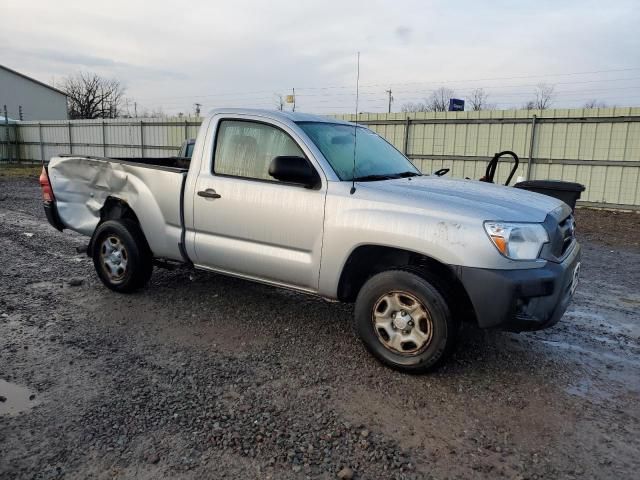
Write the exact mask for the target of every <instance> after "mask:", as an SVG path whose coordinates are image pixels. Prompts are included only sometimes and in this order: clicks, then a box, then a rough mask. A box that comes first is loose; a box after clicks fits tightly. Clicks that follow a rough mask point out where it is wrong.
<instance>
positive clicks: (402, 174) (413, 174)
mask: <svg viewBox="0 0 640 480" xmlns="http://www.w3.org/2000/svg"><path fill="white" fill-rule="evenodd" d="M395 175H396V176H397V177H398V178H407V177H421V176H422V174H421V173H416V172H400V173H396V174H395Z"/></svg>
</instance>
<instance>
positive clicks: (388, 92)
mask: <svg viewBox="0 0 640 480" xmlns="http://www.w3.org/2000/svg"><path fill="white" fill-rule="evenodd" d="M385 92H386V93H387V94H388V95H389V113H391V102H393V95H391V93H392V92H391V87H389V90H385Z"/></svg>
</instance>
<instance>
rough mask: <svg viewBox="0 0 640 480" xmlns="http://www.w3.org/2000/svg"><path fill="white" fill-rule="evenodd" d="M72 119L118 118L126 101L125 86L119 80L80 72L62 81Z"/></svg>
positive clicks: (62, 88)
mask: <svg viewBox="0 0 640 480" xmlns="http://www.w3.org/2000/svg"><path fill="white" fill-rule="evenodd" d="M61 90H62V91H63V92H65V93H66V94H67V102H68V109H69V117H70V118H72V119H76V118H80V119H83V118H84V119H91V118H116V117H118V116H119V114H120V109H121V107H122V104H123V102H124V92H125V88H124V87H123V86H122V85H121V84H120V82H119V81H118V80H115V79H107V78H103V77H101V76H99V75H97V74H95V73H88V72H80V73H78V74H76V75H70V76H68V77H67V78H65V79H64V80H63V81H62V85H61Z"/></svg>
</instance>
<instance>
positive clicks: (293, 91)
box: [292, 88, 296, 112]
mask: <svg viewBox="0 0 640 480" xmlns="http://www.w3.org/2000/svg"><path fill="white" fill-rule="evenodd" d="M292 93H293V111H294V112H295V111H296V89H295V88H293V89H292Z"/></svg>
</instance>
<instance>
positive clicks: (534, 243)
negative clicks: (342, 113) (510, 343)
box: [40, 109, 580, 372]
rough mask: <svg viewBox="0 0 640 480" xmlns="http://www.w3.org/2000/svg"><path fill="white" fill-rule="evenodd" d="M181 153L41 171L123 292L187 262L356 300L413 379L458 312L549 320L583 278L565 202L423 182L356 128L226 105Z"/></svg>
mask: <svg viewBox="0 0 640 480" xmlns="http://www.w3.org/2000/svg"><path fill="white" fill-rule="evenodd" d="M184 162H185V160H184V159H170V158H169V159H167V158H164V159H150V158H101V157H87V156H77V155H61V156H58V157H54V158H52V159H51V161H50V162H49V163H48V165H46V166H45V168H44V169H43V173H42V176H41V178H40V182H41V186H42V190H43V196H44V207H45V212H46V214H47V218H48V219H49V222H50V223H51V224H52V225H53V226H54V227H55V228H57V229H59V230H62V229H64V228H68V229H71V230H75V231H76V232H80V233H82V234H84V235H87V236H89V237H91V239H90V241H89V244H88V248H87V252H88V255H90V256H91V257H92V258H93V262H94V264H95V268H96V271H97V274H98V276H99V277H100V279H101V280H102V282H104V284H105V285H106V286H107V287H109V288H110V289H112V290H115V291H117V292H123V293H126V292H131V291H134V290H136V289H138V288H140V287H142V286H144V285H145V284H146V282H147V281H148V280H149V277H150V276H151V273H152V269H153V266H154V265H162V264H167V263H176V262H179V263H181V264H184V265H186V266H189V267H193V268H198V269H203V270H210V271H214V272H219V273H222V274H226V275H232V276H236V277H241V278H245V279H248V280H253V281H257V282H263V283H267V284H270V285H275V286H279V287H285V288H291V289H295V290H298V291H301V292H307V293H310V294H315V295H319V296H321V297H323V298H326V299H330V300H338V301H342V302H354V303H355V307H354V314H355V315H354V317H355V329H356V331H357V333H358V335H359V336H360V338H361V339H362V341H363V343H364V345H365V346H366V348H367V349H369V350H370V351H371V353H373V354H374V355H375V356H376V357H377V358H378V359H380V360H381V361H382V362H384V363H386V364H387V365H390V366H392V367H394V368H397V369H400V370H404V371H409V372H422V371H426V370H428V369H430V368H433V367H434V366H436V365H437V364H439V363H441V362H442V361H443V360H444V359H445V358H446V356H447V355H448V354H449V353H450V352H451V350H452V348H453V346H454V344H455V340H456V335H457V333H458V330H459V327H460V324H461V322H463V321H469V322H475V323H476V324H478V325H479V326H480V327H483V328H494V327H495V328H502V329H506V330H511V331H523V330H536V329H541V328H546V327H549V326H551V325H553V324H555V323H556V322H557V321H558V320H559V319H560V317H561V316H562V315H563V313H564V312H565V310H566V308H567V306H568V304H569V302H570V300H571V298H572V296H573V294H574V291H575V288H576V285H577V277H578V271H579V267H580V245H579V244H578V242H577V241H576V238H575V228H574V221H573V216H572V212H571V209H570V208H569V207H568V206H567V205H566V204H564V203H563V202H561V201H560V200H557V199H554V198H552V197H547V196H543V195H539V194H536V193H532V192H528V191H524V190H520V189H516V188H508V187H503V186H498V185H492V184H487V183H482V182H477V181H471V180H450V179H445V178H440V177H437V176H430V175H422V174H421V173H420V172H419V170H418V169H417V168H416V167H415V166H414V165H413V164H412V163H411V162H410V161H409V160H408V159H407V158H406V157H405V156H404V155H402V154H401V153H400V152H398V151H397V150H396V149H395V148H394V147H393V146H392V145H390V144H389V143H387V142H386V141H385V140H384V139H382V138H381V137H380V136H378V135H377V134H375V133H374V132H372V131H371V130H368V129H366V128H364V127H362V126H358V125H355V124H353V123H347V122H342V121H338V120H334V119H330V118H325V117H318V116H312V115H305V114H300V113H287V112H271V111H260V110H245V109H225V110H218V111H215V112H214V113H213V114H212V115H211V116H210V117H209V118H207V119H206V120H205V121H204V122H203V124H202V127H201V128H200V132H199V133H198V137H197V139H196V142H195V146H194V148H193V154H192V157H191V160H190V164H188V168H184V167H185V166H186V165H185V163H184ZM187 162H188V160H187ZM300 321H304V318H301V320H300Z"/></svg>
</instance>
